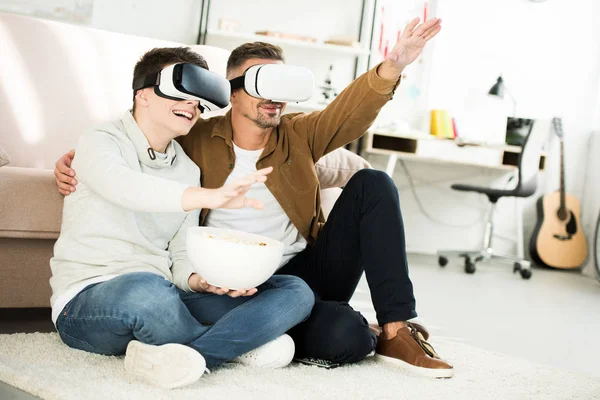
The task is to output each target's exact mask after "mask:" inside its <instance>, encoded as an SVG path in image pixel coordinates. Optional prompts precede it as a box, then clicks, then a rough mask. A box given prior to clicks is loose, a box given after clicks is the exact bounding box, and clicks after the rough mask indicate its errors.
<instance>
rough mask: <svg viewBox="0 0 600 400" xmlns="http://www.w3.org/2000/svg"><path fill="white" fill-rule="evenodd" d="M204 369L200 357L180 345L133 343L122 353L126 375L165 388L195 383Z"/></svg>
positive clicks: (198, 354) (192, 350) (203, 361)
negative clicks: (128, 374)
mask: <svg viewBox="0 0 600 400" xmlns="http://www.w3.org/2000/svg"><path fill="white" fill-rule="evenodd" d="M205 369H206V361H205V360H204V357H202V354H200V353H198V352H197V351H196V350H194V349H192V348H191V347H188V346H184V345H182V344H176V343H169V344H163V345H162V346H154V345H151V344H145V343H142V342H139V341H137V340H132V341H131V342H129V345H127V351H126V352H125V370H126V371H127V372H129V373H131V374H132V375H135V376H137V377H139V378H142V379H144V380H146V381H148V382H149V383H151V384H153V385H156V386H160V387H162V388H166V389H171V388H175V387H179V386H184V385H189V384H190V383H193V382H196V381H197V380H198V379H199V378H200V377H201V376H202V374H203V373H204V370H205Z"/></svg>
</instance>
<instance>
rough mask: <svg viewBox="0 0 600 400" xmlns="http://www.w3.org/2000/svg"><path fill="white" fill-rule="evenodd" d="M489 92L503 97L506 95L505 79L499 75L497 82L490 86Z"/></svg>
mask: <svg viewBox="0 0 600 400" xmlns="http://www.w3.org/2000/svg"><path fill="white" fill-rule="evenodd" d="M488 94H489V95H492V96H498V97H502V98H503V97H504V81H503V80H502V77H501V76H499V77H498V79H497V80H496V83H494V86H492V87H491V88H490V91H489V92H488Z"/></svg>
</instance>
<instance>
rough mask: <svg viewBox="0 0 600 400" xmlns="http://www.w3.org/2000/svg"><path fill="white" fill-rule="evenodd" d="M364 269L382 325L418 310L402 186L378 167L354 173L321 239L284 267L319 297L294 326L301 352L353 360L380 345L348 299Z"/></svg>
mask: <svg viewBox="0 0 600 400" xmlns="http://www.w3.org/2000/svg"><path fill="white" fill-rule="evenodd" d="M363 270H364V271H365V273H366V276H367V282H368V283H369V288H370V290H371V299H372V301H373V305H374V308H375V311H376V312H377V320H378V322H379V324H380V325H383V324H385V323H388V322H394V321H405V320H408V319H411V318H414V317H416V316H417V313H416V311H415V298H414V295H413V286H412V283H411V281H410V278H409V276H408V265H407V260H406V246H405V238H404V224H403V222H402V214H401V212H400V200H399V197H398V190H397V189H396V186H395V185H394V183H393V181H392V180H391V179H390V178H389V177H388V176H387V175H386V174H385V173H384V172H381V171H375V170H361V171H359V172H357V173H356V174H355V175H354V176H353V177H352V179H350V181H349V182H348V184H347V185H346V187H345V188H344V190H343V192H342V194H341V195H340V197H339V199H338V200H337V202H336V203H335V206H334V207H333V210H332V211H331V214H330V215H329V218H328V220H327V223H326V224H325V226H324V227H323V230H322V231H321V233H320V234H319V237H318V239H317V241H316V243H315V244H314V246H312V247H307V248H306V249H305V250H304V251H302V252H301V253H299V254H297V255H296V256H295V257H294V258H292V259H291V260H290V261H289V262H288V263H287V264H286V265H284V266H283V267H282V268H281V269H280V270H279V271H278V274H285V275H296V276H298V277H300V278H302V279H303V280H304V281H305V282H306V283H308V285H309V286H310V287H311V288H312V290H313V291H314V293H315V297H316V299H317V300H316V303H315V306H314V308H313V311H312V313H311V316H310V317H309V318H308V319H307V320H306V321H305V322H302V323H301V324H299V325H298V326H296V327H294V328H293V329H292V330H291V331H290V332H289V333H290V335H291V336H292V337H293V338H294V341H295V343H296V357H315V358H321V359H325V360H329V361H333V362H339V363H351V362H356V361H360V360H362V359H363V358H364V357H365V356H366V355H367V354H369V353H370V352H371V351H372V350H373V349H374V348H375V345H376V337H375V335H374V334H373V333H372V332H371V331H370V330H369V327H368V324H367V321H366V320H365V319H364V317H363V316H362V315H361V314H360V313H359V312H357V311H354V310H353V309H352V308H351V307H350V306H349V305H348V301H349V300H350V298H351V297H352V295H353V293H354V290H355V289H356V286H357V284H358V281H359V280H360V278H361V276H362V273H363Z"/></svg>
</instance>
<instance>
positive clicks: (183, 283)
mask: <svg viewBox="0 0 600 400" xmlns="http://www.w3.org/2000/svg"><path fill="white" fill-rule="evenodd" d="M199 221H200V211H199V210H195V211H192V212H190V213H189V214H188V215H187V217H186V218H185V220H184V221H183V224H181V227H180V228H179V230H178V231H177V233H176V234H175V236H174V237H173V239H172V240H171V242H170V243H169V247H168V250H169V253H170V254H171V260H172V262H173V264H172V265H171V273H172V274H173V283H174V284H175V286H177V287H178V288H179V289H181V290H183V291H185V292H192V289H191V288H190V285H189V283H188V280H189V278H190V275H192V274H193V273H194V272H195V271H194V269H193V267H192V263H191V262H190V260H189V258H188V256H187V249H186V239H187V230H188V228H190V227H192V226H198V223H199Z"/></svg>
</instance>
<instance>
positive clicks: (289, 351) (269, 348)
mask: <svg viewBox="0 0 600 400" xmlns="http://www.w3.org/2000/svg"><path fill="white" fill-rule="evenodd" d="M256 351H257V349H254V350H251V351H250V352H249V353H252V352H256ZM259 351H263V352H266V353H269V352H277V358H273V359H271V360H270V361H269V362H265V358H267V359H268V358H269V357H267V356H265V354H260V355H259V356H258V358H252V357H250V359H249V360H247V359H246V357H245V356H247V354H244V355H242V356H240V357H237V358H235V359H234V360H233V362H236V363H240V364H243V365H246V366H250V367H255V368H267V369H276V368H283V367H286V366H287V365H289V364H290V363H291V362H292V359H293V358H294V351H295V345H294V340H293V339H292V338H291V337H290V336H289V335H287V334H283V335H281V336H279V337H278V338H277V339H274V340H273V341H271V342H269V343H267V344H265V345H263V346H262V349H261V350H259Z"/></svg>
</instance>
